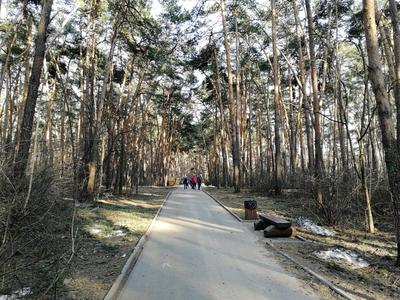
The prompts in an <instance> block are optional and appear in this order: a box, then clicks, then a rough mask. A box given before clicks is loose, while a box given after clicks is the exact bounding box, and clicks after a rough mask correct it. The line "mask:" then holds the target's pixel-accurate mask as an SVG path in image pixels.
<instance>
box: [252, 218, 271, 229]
mask: <svg viewBox="0 0 400 300" xmlns="http://www.w3.org/2000/svg"><path fill="white" fill-rule="evenodd" d="M267 227H268V223H266V222H265V221H263V220H261V219H257V220H255V221H254V230H264V229H265V228H267Z"/></svg>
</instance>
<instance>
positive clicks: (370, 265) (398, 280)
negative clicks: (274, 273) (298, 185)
mask: <svg viewBox="0 0 400 300" xmlns="http://www.w3.org/2000/svg"><path fill="white" fill-rule="evenodd" d="M206 190H207V191H208V192H209V193H210V194H211V195H213V196H214V197H215V198H216V199H218V200H219V201H220V202H222V203H223V204H224V205H225V206H226V207H227V208H229V210H231V211H232V212H233V213H235V214H236V215H237V216H239V217H240V218H242V219H244V208H243V201H244V200H256V201H257V204H258V212H268V213H269V214H272V215H276V216H281V217H284V218H286V219H288V220H291V221H292V222H293V223H296V220H298V218H299V217H302V218H308V219H311V220H312V219H314V220H315V219H316V216H315V215H314V214H312V212H311V210H310V208H309V206H308V205H307V204H306V203H309V201H308V200H307V199H304V198H303V199H302V197H301V195H299V194H287V195H284V196H280V197H271V196H265V195H262V194H258V193H254V192H251V191H242V192H241V193H233V191H232V190H229V189H222V188H221V189H216V188H212V187H208V188H206ZM325 228H326V229H327V230H330V231H332V232H335V235H334V236H323V235H319V234H315V233H312V232H310V231H308V230H305V229H304V228H302V227H300V226H298V227H297V226H296V229H297V231H298V234H299V235H301V236H302V237H304V238H305V239H306V241H303V242H301V243H298V242H296V243H294V242H291V239H283V238H277V239H270V241H272V243H273V244H274V245H275V247H277V248H278V249H280V250H281V251H283V252H285V253H287V254H288V255H289V256H291V257H292V258H294V259H295V260H296V261H298V262H299V263H301V264H302V265H304V266H306V267H308V268H310V269H311V270H313V271H315V272H317V273H319V274H320V275H322V276H324V277H325V278H326V279H327V280H329V281H331V282H332V283H334V284H335V285H337V286H338V287H340V288H341V289H343V290H344V291H346V292H348V293H349V294H351V295H353V296H354V297H356V298H357V299H368V300H373V299H382V300H383V299H400V272H399V271H400V269H399V268H396V267H394V262H395V254H396V245H395V237H394V234H392V233H389V232H383V231H378V233H376V234H374V235H372V234H367V233H365V231H363V230H357V229H354V228H351V229H350V228H346V227H344V226H343V227H339V226H337V227H334V228H329V227H325ZM321 251H329V252H325V253H330V254H332V253H336V252H335V251H339V252H340V253H341V255H342V256H343V253H346V251H351V253H352V255H356V256H357V258H355V259H354V261H356V262H362V263H364V264H365V263H366V264H365V266H363V267H360V266H358V267H357V266H354V265H353V264H352V263H350V262H349V261H345V260H326V259H324V258H319V257H318V256H317V255H316V254H318V253H321ZM336 256H338V255H336ZM339 256H340V254H339ZM286 265H290V263H289V264H286ZM366 265H367V266H366ZM338 298H339V297H338Z"/></svg>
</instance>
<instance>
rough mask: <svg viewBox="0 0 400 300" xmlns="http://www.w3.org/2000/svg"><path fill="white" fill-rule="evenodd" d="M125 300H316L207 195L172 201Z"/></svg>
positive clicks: (183, 193)
mask: <svg viewBox="0 0 400 300" xmlns="http://www.w3.org/2000/svg"><path fill="white" fill-rule="evenodd" d="M119 299H143V300H146V299H148V300H152V299H154V300H155V299H163V300H164V299H165V300H168V299H171V300H178V299H182V300H183V299H185V300H186V299H195V300H197V299H279V300H281V299H283V300H284V299H316V298H315V297H313V296H311V293H310V292H307V291H306V290H304V288H303V287H301V284H300V282H299V281H297V280H296V279H295V278H294V277H292V276H291V275H290V274H287V273H286V271H285V270H283V268H282V267H280V266H279V265H278V263H277V262H276V261H275V260H274V259H273V257H272V254H271V253H270V252H269V251H268V250H267V249H266V248H265V247H264V246H263V245H262V244H261V243H260V242H259V241H258V238H257V237H256V235H254V234H253V233H252V232H250V231H249V230H248V229H247V228H246V227H245V226H243V225H242V224H241V223H239V222H237V221H236V220H235V219H234V218H232V217H231V216H230V215H229V214H228V213H227V212H226V211H225V210H224V209H222V208H221V207H220V206H219V205H217V204H216V203H215V202H214V201H213V200H212V199H211V198H210V197H208V196H207V195H206V194H205V193H203V192H201V191H191V190H181V189H177V190H175V191H174V192H173V194H172V195H171V196H170V198H169V199H168V201H167V202H166V206H165V207H164V209H163V210H162V212H161V214H160V216H159V217H158V220H157V222H156V225H155V227H154V231H153V232H152V233H151V235H150V239H149V241H148V242H147V244H146V245H145V247H144V250H143V253H142V255H141V257H140V258H139V260H138V262H137V264H136V266H135V267H134V269H133V271H132V273H131V275H130V277H129V278H128V281H127V283H126V286H125V288H124V289H123V291H122V292H121V295H120V298H119Z"/></svg>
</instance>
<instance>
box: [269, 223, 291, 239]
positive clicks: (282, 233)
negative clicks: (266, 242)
mask: <svg viewBox="0 0 400 300" xmlns="http://www.w3.org/2000/svg"><path fill="white" fill-rule="evenodd" d="M291 236H292V237H294V236H296V229H295V228H294V227H289V228H285V229H279V228H276V227H275V225H270V226H268V227H267V228H265V230H264V237H268V238H269V237H291Z"/></svg>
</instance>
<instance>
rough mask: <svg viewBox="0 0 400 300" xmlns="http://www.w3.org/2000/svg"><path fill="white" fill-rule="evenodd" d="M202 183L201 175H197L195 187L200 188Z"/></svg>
mask: <svg viewBox="0 0 400 300" xmlns="http://www.w3.org/2000/svg"><path fill="white" fill-rule="evenodd" d="M201 184H202V178H201V176H197V189H198V190H200V188H201Z"/></svg>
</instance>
